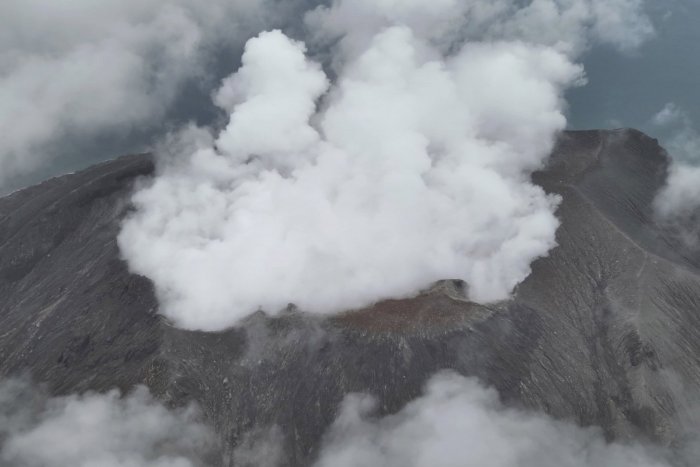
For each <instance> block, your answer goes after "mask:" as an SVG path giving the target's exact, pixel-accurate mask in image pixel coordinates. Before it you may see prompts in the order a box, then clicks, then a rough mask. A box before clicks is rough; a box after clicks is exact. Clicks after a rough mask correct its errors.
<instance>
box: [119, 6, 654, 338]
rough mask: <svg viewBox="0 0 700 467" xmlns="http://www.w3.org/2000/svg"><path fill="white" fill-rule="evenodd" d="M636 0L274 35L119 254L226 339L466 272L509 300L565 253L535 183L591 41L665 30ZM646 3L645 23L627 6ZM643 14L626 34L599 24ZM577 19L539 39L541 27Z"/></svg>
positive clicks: (320, 12) (485, 296) (155, 187)
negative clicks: (556, 252) (291, 311)
mask: <svg viewBox="0 0 700 467" xmlns="http://www.w3.org/2000/svg"><path fill="white" fill-rule="evenodd" d="M637 7H639V3H638V2H635V1H621V2H616V3H615V4H613V5H608V6H607V7H606V10H609V11H607V13H614V14H613V15H609V14H602V13H601V8H602V6H601V4H600V3H599V2H596V1H579V2H533V3H532V4H528V5H525V6H519V7H514V6H513V5H509V4H508V3H506V2H497V3H495V4H492V3H488V4H487V3H486V2H453V1H442V2H438V3H435V2H424V1H411V2H405V3H404V2H402V3H396V2H343V1H338V2H336V3H334V4H332V5H331V6H329V7H319V8H317V9H315V10H313V11H312V12H310V13H309V14H308V15H307V17H306V23H307V25H308V27H309V29H310V30H311V33H310V40H311V41H312V42H313V43H314V44H323V43H332V44H333V45H331V46H329V47H330V49H329V50H330V51H331V52H332V53H331V58H330V60H329V65H330V66H332V68H333V71H334V79H333V80H332V81H331V80H329V79H328V78H327V76H326V73H324V71H323V69H322V67H321V64H319V63H316V62H315V61H313V60H312V59H310V58H308V57H306V56H305V51H306V48H305V46H304V44H302V43H300V42H297V41H295V40H292V39H290V38H288V37H287V36H285V35H284V34H283V33H282V32H280V31H269V32H264V33H261V34H260V35H259V36H258V37H256V38H253V39H251V40H250V41H249V42H248V44H247V45H246V48H245V53H244V55H243V64H242V66H241V68H240V69H239V70H238V71H237V72H236V73H235V74H233V75H232V76H231V77H229V78H228V79H226V80H225V81H224V84H223V86H222V87H221V89H220V90H219V91H218V92H217V93H216V96H215V101H216V103H217V105H219V106H220V107H222V108H223V109H225V110H226V111H227V112H228V113H229V114H230V121H229V123H228V125H227V126H226V128H224V129H223V130H222V131H221V132H220V133H219V134H218V135H216V136H208V135H207V134H206V131H203V130H193V129H192V130H190V131H189V133H187V134H185V135H184V136H181V137H180V139H181V140H182V139H183V138H184V139H185V140H187V139H188V138H191V137H192V134H197V137H196V138H194V140H190V141H188V142H187V144H185V146H186V147H188V148H193V147H194V149H190V150H189V151H182V150H180V151H175V153H176V154H175V155H174V156H172V155H171V156H170V157H163V158H161V159H160V170H159V175H158V176H157V178H156V179H155V181H154V182H153V183H152V184H151V185H150V186H148V187H145V188H143V189H141V190H140V191H139V192H138V193H137V194H136V195H135V197H134V204H135V206H136V210H137V211H136V213H135V214H134V215H133V216H131V217H130V218H129V219H128V220H127V221H126V223H125V224H124V229H123V231H122V233H121V235H120V238H119V240H120V246H121V249H122V251H123V253H124V256H125V258H126V259H127V261H128V262H129V264H130V266H131V268H132V269H133V271H135V272H137V273H140V274H143V275H146V276H147V277H149V278H150V279H152V280H153V282H154V284H155V286H156V290H157V293H158V297H159V299H160V300H161V304H162V308H161V309H162V312H163V313H164V314H165V315H167V316H168V317H170V318H172V319H173V320H174V321H175V322H176V323H177V324H178V325H180V326H183V327H186V328H193V329H204V330H215V329H222V328H226V327H228V326H230V325H233V324H235V323H236V322H237V321H238V320H240V319H241V318H243V317H245V316H247V315H249V314H251V313H253V312H255V311H257V310H259V309H262V310H264V311H266V312H268V313H277V312H279V311H280V310H282V309H284V308H285V307H286V306H287V304H289V303H293V304H295V305H297V306H298V307H300V308H302V309H303V310H305V311H308V312H313V313H332V312H338V311H342V310H347V309H352V308H357V307H362V306H366V305H369V304H371V303H373V302H376V301H377V300H380V299H385V298H389V297H406V296H409V295H411V294H415V293H416V292H417V291H418V290H420V289H423V288H425V287H427V286H429V285H430V284H432V283H433V282H435V281H438V280H441V279H446V278H453V279H461V280H463V281H464V282H465V283H466V284H467V286H468V295H469V298H470V299H471V300H474V301H477V302H482V303H487V302H494V301H498V300H503V299H506V298H508V297H509V294H510V292H511V291H512V289H513V288H514V287H515V286H516V285H517V284H518V283H519V282H521V281H522V280H523V279H524V278H525V277H527V275H528V274H529V271H530V263H531V262H532V261H533V260H534V259H536V258H538V257H541V256H543V255H546V254H547V252H548V251H549V250H550V249H551V248H552V247H553V246H554V245H555V242H554V236H555V231H556V228H557V225H558V222H557V220H556V218H555V216H554V211H555V209H556V205H557V198H556V197H553V196H547V195H546V194H545V193H544V191H543V190H542V189H541V188H540V187H537V186H535V185H533V184H532V183H531V182H530V174H531V173H532V171H534V170H536V169H539V168H541V167H542V166H543V163H544V161H545V159H546V157H547V156H548V155H549V153H550V152H551V150H552V146H553V144H554V141H555V138H556V135H557V134H558V132H559V131H561V130H563V129H564V127H565V125H566V119H565V117H564V114H563V111H564V107H565V105H564V102H563V100H562V95H563V93H564V91H565V90H566V89H567V88H569V87H571V86H575V85H577V84H581V83H582V82H583V80H584V76H583V71H582V69H581V67H580V66H578V65H576V64H575V63H574V62H573V61H574V60H575V58H576V57H577V54H578V53H580V52H581V51H582V50H583V49H584V48H585V47H586V46H587V45H588V44H590V43H592V42H601V41H608V42H613V43H616V44H617V45H619V46H620V47H621V48H627V47H630V46H631V45H634V44H636V43H638V42H639V41H641V40H643V38H644V37H646V35H647V34H648V33H649V30H648V28H647V26H648V23H646V21H645V18H644V17H643V16H642V15H641V13H639V12H638V11H637ZM629 12H634V14H631V15H624V13H629ZM623 17H624V18H626V19H625V20H624V21H622V20H621V21H620V22H619V24H615V26H616V28H615V31H617V32H616V33H615V34H612V33H611V29H607V28H604V27H603V25H602V24H601V21H609V20H610V18H619V19H621V18H623ZM554 19H556V20H558V21H562V22H564V23H566V25H567V27H566V28H563V29H562V31H560V32H561V35H556V36H552V35H551V34H545V35H540V34H538V33H537V29H536V28H534V27H533V24H535V23H536V22H537V21H549V20H554Z"/></svg>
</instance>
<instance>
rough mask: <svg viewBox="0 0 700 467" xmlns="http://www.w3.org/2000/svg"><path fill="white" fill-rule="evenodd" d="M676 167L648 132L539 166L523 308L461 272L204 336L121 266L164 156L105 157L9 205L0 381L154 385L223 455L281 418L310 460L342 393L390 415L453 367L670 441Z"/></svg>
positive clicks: (676, 345)
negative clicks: (536, 255)
mask: <svg viewBox="0 0 700 467" xmlns="http://www.w3.org/2000/svg"><path fill="white" fill-rule="evenodd" d="M666 169H667V158H666V155H665V153H664V151H663V150H662V149H661V148H660V147H659V146H658V144H657V143H656V141H654V140H652V139H650V138H648V137H646V136H644V135H643V134H641V133H639V132H636V131H632V130H620V131H613V132H601V131H588V132H571V133H566V134H564V135H563V136H562V137H561V140H560V143H559V145H558V147H557V149H556V150H555V152H554V155H553V157H552V160H551V163H550V165H549V167H548V168H547V170H545V171H543V172H541V173H538V174H536V175H535V181H536V182H537V183H539V184H540V185H542V186H543V187H544V188H545V189H546V190H548V191H550V192H555V193H558V194H560V195H561V196H562V198H563V201H562V204H561V207H560V209H559V212H558V215H559V217H560V219H561V220H562V226H561V228H560V229H559V231H558V235H557V237H558V243H559V246H558V247H557V248H556V249H554V250H553V251H552V252H551V254H550V255H549V257H547V258H543V259H540V260H538V261H536V262H535V263H534V264H533V273H532V275H531V276H530V277H529V278H528V279H527V280H526V281H525V282H524V283H523V284H521V285H520V286H519V288H518V290H517V291H516V293H515V297H514V298H513V300H511V301H509V302H506V303H501V304H498V305H494V306H491V307H484V306H479V305H475V304H472V303H469V302H467V301H464V300H462V299H461V298H460V297H459V296H458V295H457V294H455V293H452V288H451V287H450V283H449V282H447V283H444V284H442V285H441V286H438V287H435V288H434V289H432V290H430V291H427V292H425V293H424V294H422V295H421V296H419V297H417V298H415V299H410V300H390V301H386V302H383V303H379V304H377V305H375V306H373V307H372V308H370V309H366V310H360V311H355V312H352V313H347V314H344V315H340V316H336V317H333V318H318V317H312V316H307V315H304V314H302V313H299V312H296V311H294V310H289V312H288V313H285V314H283V315H282V316H280V317H278V318H274V319H270V318H267V317H266V316H264V315H262V314H257V315H254V316H251V317H250V318H249V319H247V320H246V322H245V323H243V324H242V325H241V326H239V327H238V328H235V329H231V330H229V331H226V332H222V333H202V332H189V331H182V330H178V329H175V328H173V327H171V326H170V325H169V324H168V323H167V322H166V321H165V320H163V319H162V318H160V317H159V316H158V315H157V314H156V309H157V302H156V300H155V298H154V295H153V290H152V287H151V284H150V283H149V281H148V280H146V279H144V278H140V277H137V276H134V275H130V274H129V273H128V271H127V268H126V266H125V264H124V263H123V262H122V261H121V260H120V258H119V252H118V249H117V246H116V242H115V236H116V234H117V232H118V230H119V220H120V219H121V218H122V217H123V216H124V215H125V213H126V212H127V210H128V209H129V205H128V199H129V193H130V190H131V188H132V185H133V183H134V181H135V180H136V179H137V177H139V176H142V175H147V174H150V173H151V172H152V170H153V167H152V163H151V161H150V159H149V157H148V156H129V157H124V158H121V159H118V160H116V161H112V162H108V163H105V164H101V165H98V166H95V167H93V168H90V169H88V170H86V171H84V172H80V173H78V174H73V175H67V176H65V177H60V178H57V179H53V180H50V181H48V182H45V183H43V184H41V185H38V186H35V187H32V188H28V189H26V190H23V191H20V192H17V193H14V194H13V195H10V196H9V197H6V198H3V199H0V291H1V293H2V297H3V302H2V303H1V304H0V372H1V374H2V375H5V376H7V375H13V374H17V373H20V372H23V371H30V372H31V373H32V375H33V376H34V378H35V379H37V380H39V381H43V382H47V383H48V384H49V386H50V388H51V389H52V390H53V391H54V392H56V393H66V392H73V391H83V390H87V389H96V390H106V389H108V388H111V387H114V386H118V387H121V388H124V389H128V388H130V387H132V386H133V385H135V384H138V383H145V384H147V385H148V386H149V387H150V388H151V390H152V391H153V392H154V393H156V394H157V395H158V396H159V397H161V398H162V399H163V400H165V401H167V402H168V403H171V404H182V403H185V402H187V401H189V400H196V401H197V402H199V403H200V404H201V406H202V407H203V408H204V410H205V413H206V414H207V416H208V417H209V419H210V420H211V422H212V423H213V424H214V426H215V427H216V428H217V431H218V432H219V433H220V434H221V436H222V439H223V440H224V441H225V445H226V451H227V452H225V453H223V456H224V459H228V458H229V457H230V454H231V450H232V449H233V448H234V447H235V446H236V445H237V444H238V443H239V442H240V441H241V440H242V439H243V438H244V437H245V436H246V434H247V433H250V432H259V431H264V430H265V429H267V428H270V427H273V426H277V427H279V428H280V429H281V432H282V433H283V438H284V448H285V454H286V456H287V458H288V460H289V464H290V465H305V464H308V463H309V462H310V460H312V459H313V458H314V455H315V454H316V452H317V450H318V447H319V440H320V437H321V436H322V434H323V432H324V431H325V429H326V427H327V426H328V425H329V423H330V422H331V421H332V420H333V419H334V417H335V414H336V410H337V408H338V404H339V402H340V401H341V400H342V399H343V397H344V396H345V395H346V394H347V393H349V392H368V393H372V394H374V395H376V396H377V397H378V399H379V401H380V409H381V411H383V412H386V413H389V412H394V411H397V410H398V409H400V408H401V407H402V406H403V405H404V404H405V403H406V402H407V401H409V400H411V399H412V398H414V397H416V396H417V395H418V394H420V392H421V388H422V385H423V384H424V382H425V381H426V380H427V379H428V378H429V377H430V376H431V375H432V374H433V373H435V372H436V371H437V370H440V369H445V368H448V369H453V370H456V371H457V372H459V373H461V374H464V375H473V376H478V377H479V378H481V379H482V380H483V381H485V382H486V383H488V384H490V385H492V386H494V387H496V388H497V389H498V390H499V392H500V394H501V396H502V397H503V399H504V400H505V401H506V402H507V403H509V404H511V405H516V406H522V407H526V408H532V409H537V410H544V411H545V412H547V413H549V414H551V415H553V416H555V417H558V418H562V419H567V420H572V421H575V422H576V423H579V424H581V425H599V426H601V427H603V429H604V431H605V433H606V435H607V436H608V437H610V438H611V439H612V438H618V439H620V438H622V439H624V438H630V437H637V436H640V437H645V438H650V439H652V440H654V441H657V442H660V443H662V444H671V443H674V442H677V441H678V438H679V436H680V435H681V434H682V433H683V431H684V427H683V423H684V419H683V416H682V415H683V412H684V410H685V408H686V407H687V406H688V404H689V403H691V402H692V401H691V400H690V399H689V398H690V397H691V396H692V395H693V394H700V392H698V389H700V388H699V385H700V365H699V364H698V363H699V362H698V360H699V359H700V254H698V252H697V251H692V250H690V249H689V248H687V247H686V246H684V244H683V243H681V242H680V241H679V240H677V239H676V237H674V236H673V235H672V232H670V231H664V230H663V229H661V228H659V227H657V226H656V225H655V224H654V222H653V216H652V212H651V201H652V199H653V197H654V195H655V193H656V191H657V190H658V189H659V187H660V186H661V185H662V184H663V181H664V179H665V175H666ZM223 463H227V461H226V460H224V461H223Z"/></svg>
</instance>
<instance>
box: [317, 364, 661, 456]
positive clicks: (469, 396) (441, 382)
mask: <svg viewBox="0 0 700 467" xmlns="http://www.w3.org/2000/svg"><path fill="white" fill-rule="evenodd" d="M375 405H376V404H375V401H374V400H373V399H372V398H371V397H369V396H359V395H355V396H349V397H347V398H346V400H345V402H344V404H343V408H342V411H341V413H340V415H339V416H338V418H337V419H336V421H335V423H334V425H333V426H332V428H331V429H330V431H329V432H328V433H327V435H326V441H325V445H324V447H323V449H322V451H321V455H320V458H319V460H318V462H317V463H316V467H370V466H377V465H382V466H386V467H394V466H396V467H399V466H401V467H431V466H436V465H439V466H445V467H447V466H489V467H555V466H556V467H600V466H606V467H662V466H668V465H669V464H667V463H666V462H665V461H664V460H662V459H661V458H660V457H659V456H658V453H655V452H653V451H652V450H649V449H645V448H643V447H641V446H638V445H623V444H617V443H614V444H609V443H607V442H606V441H605V439H604V437H603V435H602V433H601V432H600V430H598V429H594V428H589V429H582V428H579V427H577V426H574V425H572V424H570V423H565V422H559V421H555V420H553V419H551V418H548V417H546V416H544V415H538V414H534V413H526V412H523V411H518V410H513V409H508V408H505V407H504V406H503V405H502V404H501V403H500V401H499V399H498V395H497V394H496V392H495V391H493V390H491V389H486V388H484V387H483V386H482V385H480V384H479V383H478V382H477V381H475V380H473V379H467V378H464V377H461V376H458V375H455V374H452V373H444V374H438V375H436V376H435V377H433V379H432V380H431V381H430V382H429V384H428V385H427V388H426V392H425V395H423V396H422V397H420V398H418V399H416V400H414V401H413V402H411V403H409V404H408V405H407V406H406V407H405V408H404V409H403V410H401V411H400V412H399V413H397V414H395V415H390V416H387V417H383V418H377V417H374V416H373V415H372V413H373V410H374V409H375Z"/></svg>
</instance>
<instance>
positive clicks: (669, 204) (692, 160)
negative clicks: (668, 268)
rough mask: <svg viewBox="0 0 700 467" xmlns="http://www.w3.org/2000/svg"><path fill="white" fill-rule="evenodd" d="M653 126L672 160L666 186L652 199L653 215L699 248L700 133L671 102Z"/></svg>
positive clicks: (656, 117) (683, 112)
mask: <svg viewBox="0 0 700 467" xmlns="http://www.w3.org/2000/svg"><path fill="white" fill-rule="evenodd" d="M653 123H654V124H655V125H656V126H657V127H658V129H659V130H660V131H661V132H663V133H666V134H667V137H666V138H665V141H664V144H665V145H666V146H667V148H666V149H667V150H668V152H669V154H670V155H671V157H672V163H671V167H670V169H669V175H668V180H667V182H666V186H665V187H664V189H663V190H662V191H661V192H660V193H659V195H658V196H657V198H656V200H655V208H656V213H657V215H658V217H659V220H660V221H661V222H663V223H666V224H668V225H670V226H672V227H674V228H675V229H676V230H677V231H678V232H679V233H680V234H681V235H682V237H683V239H684V240H685V241H686V243H687V244H688V245H691V246H700V133H698V132H697V130H696V129H695V127H694V125H693V122H692V120H691V119H690V117H689V116H688V114H687V113H686V112H685V111H684V110H683V109H681V108H680V107H678V106H677V105H676V104H673V103H669V104H667V105H666V106H665V107H664V108H663V109H662V110H661V111H659V113H658V114H656V115H655V116H654V119H653Z"/></svg>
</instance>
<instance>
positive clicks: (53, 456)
mask: <svg viewBox="0 0 700 467" xmlns="http://www.w3.org/2000/svg"><path fill="white" fill-rule="evenodd" d="M215 439H216V438H215V436H214V434H213V432H211V430H210V429H209V428H208V427H207V426H206V425H204V424H203V423H202V422H201V420H200V415H199V412H198V411H197V410H196V409H195V408H194V407H186V408H181V409H173V410H169V409H166V408H165V407H164V406H163V405H161V404H160V403H159V402H157V401H155V400H154V399H153V398H152V397H151V396H150V394H149V393H148V390H147V389H146V388H144V387H139V388H137V389H135V390H134V391H133V392H132V393H130V394H129V395H126V396H124V397H121V396H120V394H119V392H118V391H116V390H113V391H111V392H108V393H106V394H90V393H88V394H85V395H71V396H65V397H54V398H49V397H46V396H45V394H43V393H42V392H41V391H40V390H38V389H37V388H35V387H33V386H32V385H31V384H29V383H27V382H25V381H22V380H9V381H4V382H2V383H1V384H0V461H1V462H0V463H2V465H4V466H8V467H65V466H71V467H97V466H99V467H166V466H167V467H198V466H204V465H209V464H208V462H209V461H210V460H211V458H208V456H210V455H212V454H213V453H214V454H215V453H216V452H217V451H216V444H215Z"/></svg>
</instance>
